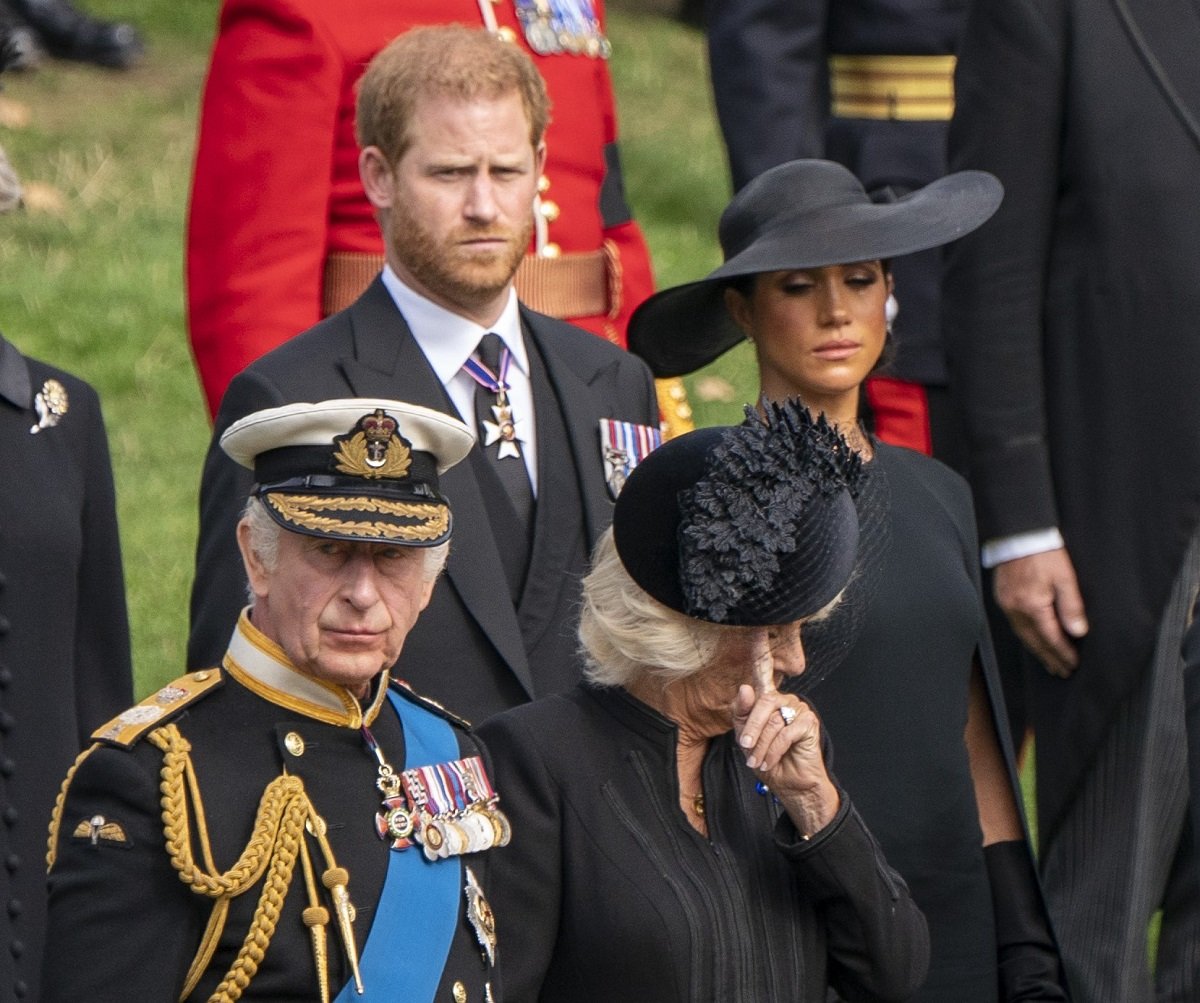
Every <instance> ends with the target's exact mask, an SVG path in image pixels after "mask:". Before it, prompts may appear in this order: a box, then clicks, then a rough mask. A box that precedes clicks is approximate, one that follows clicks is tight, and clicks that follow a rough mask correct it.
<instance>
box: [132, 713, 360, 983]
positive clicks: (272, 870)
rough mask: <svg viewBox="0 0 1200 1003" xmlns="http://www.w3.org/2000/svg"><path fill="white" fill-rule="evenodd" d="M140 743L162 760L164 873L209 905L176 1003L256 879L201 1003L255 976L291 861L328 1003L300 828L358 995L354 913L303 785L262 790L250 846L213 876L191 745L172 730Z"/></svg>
mask: <svg viewBox="0 0 1200 1003" xmlns="http://www.w3.org/2000/svg"><path fill="white" fill-rule="evenodd" d="M147 738H148V740H149V741H151V742H153V743H154V744H155V745H156V746H157V747H158V748H159V749H161V750H162V753H163V768H162V773H161V777H162V781H161V783H160V784H159V790H160V791H161V792H162V799H161V804H162V817H163V835H164V837H165V842H166V850H167V853H168V855H169V856H170V858H171V866H173V867H174V868H175V870H177V871H178V872H179V877H180V879H181V880H182V881H183V883H184V884H186V885H187V886H188V887H189V888H191V890H192V891H193V892H195V893H196V894H197V895H204V896H206V897H208V898H211V899H214V900H215V902H214V904H213V911H212V914H211V915H210V916H209V920H208V925H207V927H206V928H205V931H204V936H203V938H202V939H201V942H200V947H199V949H198V950H197V952H196V956H195V957H194V958H193V959H192V964H191V967H190V968H189V969H188V973H187V979H186V981H185V984H184V987H183V992H182V993H181V994H180V997H179V998H180V999H181V1000H183V999H186V998H187V997H188V996H189V995H191V993H192V991H193V990H194V989H195V988H196V984H197V983H198V982H199V981H200V977H201V975H203V973H204V971H205V970H206V969H207V968H208V965H209V962H210V961H211V960H212V956H213V952H214V951H215V950H216V947H217V942H218V941H219V939H220V936H221V932H222V930H223V929H224V927H225V920H226V918H227V916H228V913H229V905H230V902H231V901H232V900H233V899H234V898H236V897H237V896H239V895H243V894H245V893H246V892H248V891H249V890H250V889H251V888H253V887H254V886H255V885H256V884H257V883H258V882H259V880H260V879H263V886H262V891H261V892H260V894H259V899H258V905H257V906H255V909H254V916H253V918H252V919H251V921H250V928H249V930H247V931H246V937H245V939H244V940H243V942H242V946H241V948H240V950H239V951H238V955H237V957H236V958H235V959H234V962H233V964H232V965H231V966H230V968H229V971H228V972H227V973H226V974H225V977H224V978H223V979H222V980H221V983H220V985H218V986H217V988H216V989H215V990H214V991H213V994H212V996H211V997H209V999H210V1001H212V1003H233V1001H234V1000H237V999H240V998H241V995H242V993H243V992H244V991H245V990H246V987H247V986H249V985H250V982H251V980H253V978H254V976H255V974H257V972H258V968H259V965H260V964H261V963H262V959H263V957H264V955H265V954H266V951H267V947H268V946H269V945H270V943H271V938H272V937H273V936H274V934H275V927H276V925H277V924H278V922H279V915H280V912H281V911H282V908H283V901H284V898H286V896H287V892H288V888H289V887H290V886H291V883H292V877H293V874H294V872H295V867H296V860H297V858H299V859H300V861H301V866H302V869H303V872H304V883H305V886H306V888H307V892H308V901H309V905H308V908H306V909H305V910H304V912H303V919H304V923H305V925H306V926H308V928H309V934H310V937H311V938H312V950H313V960H314V962H315V964H316V970H317V978H318V980H319V982H320V992H321V1000H322V1001H323V1003H328V1001H329V999H330V995H329V961H328V953H327V949H326V940H327V933H326V926H327V925H328V923H329V910H328V909H326V908H325V906H324V905H323V904H322V902H321V898H320V893H319V891H318V890H317V881H316V876H315V872H314V869H313V863H312V860H311V859H310V856H309V849H308V846H307V842H306V840H305V829H306V828H307V830H308V832H309V833H310V834H311V835H312V836H313V838H314V839H315V840H316V841H317V844H318V846H319V847H320V849H321V854H322V856H323V857H324V860H325V865H326V869H325V871H324V872H323V874H322V876H321V880H322V882H323V883H324V884H325V886H326V887H327V888H328V889H329V890H330V893H331V897H332V899H333V901H334V906H335V911H336V913H337V925H338V929H339V932H340V933H341V937H342V942H343V947H344V949H345V951H346V956H347V958H348V959H349V961H350V967H351V971H352V972H353V975H354V981H355V985H356V988H358V991H359V992H360V993H361V992H362V988H361V987H362V977H361V975H360V973H359V970H358V948H357V945H356V944H355V941H354V927H353V921H354V907H353V906H352V905H351V904H350V899H349V896H348V894H347V892H346V884H347V882H348V881H349V876H348V875H347V873H346V871H345V869H344V868H341V867H338V865H337V862H336V861H335V860H334V857H333V850H332V848H331V847H330V845H329V841H328V840H327V839H326V836H325V823H324V820H323V819H322V818H321V817H320V816H319V815H318V814H317V812H316V809H315V808H314V807H313V804H312V802H311V801H310V800H309V798H308V794H307V793H306V792H305V790H304V784H303V782H302V781H301V780H300V779H299V778H298V777H293V776H290V775H288V774H283V775H282V776H278V777H276V778H275V779H274V780H272V781H271V782H270V783H269V784H268V785H267V786H266V788H265V789H264V790H263V793H262V798H261V799H260V800H259V803H258V813H257V815H256V816H255V819H254V830H253V834H252V835H251V837H250V842H249V843H247V844H246V848H245V849H244V850H243V851H242V854H241V856H240V857H239V858H238V860H237V862H236V863H235V864H234V865H233V866H232V867H231V868H230V869H229V870H227V871H225V872H224V873H220V872H218V871H217V868H216V865H215V863H214V862H213V858H212V847H211V844H210V842H209V838H208V827H207V823H206V820H205V815H204V806H203V803H202V802H201V798H200V788H199V784H198V783H197V780H196V773H195V769H194V768H193V765H192V759H191V755H190V753H191V745H190V744H189V743H188V741H187V739H185V738H184V737H183V735H182V734H181V733H180V731H179V729H178V728H177V727H176V726H175V725H173V724H168V725H166V726H164V727H162V728H159V729H157V730H156V731H153V732H151V733H150V735H148V736H147ZM193 835H194V836H195V840H196V844H197V845H198V846H199V847H200V853H201V856H202V857H203V864H198V863H197V862H196V860H195V857H194V855H193V853H192V837H193ZM264 876H265V877H264Z"/></svg>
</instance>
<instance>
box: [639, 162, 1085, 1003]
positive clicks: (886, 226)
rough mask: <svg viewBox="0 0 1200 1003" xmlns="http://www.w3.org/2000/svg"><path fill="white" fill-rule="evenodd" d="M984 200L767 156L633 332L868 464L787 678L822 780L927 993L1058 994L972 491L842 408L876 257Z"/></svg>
mask: <svg viewBox="0 0 1200 1003" xmlns="http://www.w3.org/2000/svg"><path fill="white" fill-rule="evenodd" d="M1001 196H1002V190H1001V187H1000V184H999V182H998V181H996V179H995V178H993V177H991V176H990V175H987V174H983V173H979V172H963V173H959V174H954V175H950V176H949V177H945V178H942V179H940V180H939V181H936V182H934V183H932V184H930V185H928V186H926V187H925V188H923V189H920V190H918V191H916V192H913V193H911V194H910V195H907V196H905V197H903V198H900V199H898V200H895V201H892V202H886V203H874V202H872V201H871V199H870V198H869V197H868V196H867V194H866V192H865V191H864V189H863V187H862V185H861V183H860V182H859V181H858V179H857V178H855V177H854V175H853V174H851V173H850V172H849V171H848V170H846V169H845V168H844V167H842V166H840V165H838V164H834V163H829V162H826V161H817V160H801V161H793V162H791V163H787V164H782V165H780V166H778V167H775V168H773V169H772V170H770V171H767V172H766V173H764V174H762V175H761V176H760V177H758V178H757V179H756V180H754V181H753V182H751V183H750V184H749V185H748V186H746V187H745V188H744V189H743V190H742V191H741V192H740V193H739V194H738V195H737V196H736V197H735V198H734V199H733V201H732V202H731V204H730V205H729V207H728V208H727V209H726V210H725V212H724V214H723V215H722V218H721V223H720V242H721V247H722V250H723V251H724V257H725V261H724V263H723V264H722V265H721V266H720V267H719V268H717V269H716V270H715V271H713V272H712V273H711V274H710V275H708V276H706V277H705V278H704V279H701V280H700V281H697V282H692V283H688V284H686V285H682V286H679V287H676V288H673V289H667V290H664V291H663V292H660V293H658V294H657V295H655V296H653V297H652V298H651V299H650V300H648V301H647V302H646V303H645V304H643V305H642V307H641V308H640V309H639V310H638V311H637V312H636V313H635V315H634V317H633V319H632V322H631V325H630V328H629V346H630V348H631V350H632V351H634V352H636V353H637V354H639V355H641V356H642V357H643V358H644V359H646V361H647V362H648V363H649V364H650V366H651V368H652V369H653V370H654V371H655V374H656V375H657V376H668V375H671V376H678V375H682V374H685V373H689V372H692V371H693V370H695V369H697V368H699V367H700V366H702V365H705V364H706V363H708V362H710V361H712V360H713V359H715V358H717V357H718V356H719V355H721V354H722V353H724V352H725V351H727V350H728V349H730V348H732V347H733V346H734V345H735V344H737V343H739V342H740V341H742V340H743V339H747V340H749V341H750V342H751V344H752V345H753V346H754V350H755V356H756V359H757V363H758V370H759V378H760V386H761V393H762V395H763V397H764V398H765V399H767V400H781V399H784V398H789V397H797V398H799V399H800V400H802V401H803V402H804V403H805V405H806V406H807V407H808V408H809V410H810V411H811V412H812V413H814V414H823V415H825V416H826V417H827V418H828V419H829V420H830V421H831V422H832V423H833V424H834V425H835V426H836V427H837V428H838V429H839V430H840V431H841V432H842V433H843V434H844V435H845V436H846V438H847V440H848V441H849V442H850V443H851V445H852V446H853V448H855V449H856V450H857V451H858V453H859V455H860V456H861V458H862V460H863V461H864V471H865V475H866V476H865V478H864V483H863V485H862V489H861V490H860V492H859V494H858V497H857V498H856V507H857V509H858V514H859V523H860V551H859V563H858V569H857V572H856V575H855V578H854V581H853V583H852V584H851V586H850V587H849V588H848V590H847V594H846V597H845V598H844V600H843V604H842V609H841V610H840V619H839V622H840V623H841V625H842V628H843V632H842V634H841V635H840V636H838V637H835V638H827V637H822V636H821V630H822V627H821V625H814V626H813V628H812V629H811V630H810V632H809V636H808V638H807V644H806V648H807V650H808V652H809V667H808V672H807V673H806V675H805V677H803V682H802V685H803V686H804V687H805V693H806V695H810V694H811V697H812V699H813V701H814V703H815V704H816V706H817V707H818V708H819V710H820V713H821V715H822V719H823V721H824V722H825V724H826V727H827V728H828V730H829V733H830V735H831V736H832V737H833V738H834V740H835V742H836V744H837V749H838V760H837V767H838V777H839V779H840V780H841V781H842V783H844V784H845V785H846V787H847V789H848V790H849V791H850V792H851V793H852V794H853V796H854V798H855V802H856V803H857V804H859V806H860V807H861V808H862V809H863V814H864V817H865V818H866V819H867V822H868V824H869V825H870V826H871V828H872V830H873V831H874V832H875V833H876V835H877V836H878V837H879V839H880V841H881V843H882V844H883V848H884V851H885V852H886V853H887V855H888V859H889V861H890V862H892V863H893V864H894V865H895V866H896V868H897V870H899V871H900V873H901V874H902V875H903V876H904V877H905V879H906V880H907V881H908V883H909V885H910V887H911V888H912V890H913V896H914V898H915V899H916V901H917V903H918V904H919V905H920V906H921V908H922V909H923V911H924V912H925V914H926V916H927V918H928V920H929V925H930V941H931V949H932V955H931V964H930V974H929V978H928V980H927V982H926V986H925V988H924V989H923V990H922V992H921V993H920V994H919V995H918V996H916V997H914V998H915V999H918V1000H921V1001H924V1003H931V1001H938V1003H961V1001H962V1000H968V999H969V1000H972V1001H975V1000H980V1001H994V1000H1004V1001H1011V1000H1026V999H1038V1000H1059V999H1065V998H1066V997H1065V995H1064V989H1063V988H1062V977H1061V974H1060V965H1059V962H1058V957H1057V949H1056V946H1055V944H1054V939H1053V936H1052V934H1051V932H1050V930H1049V927H1048V923H1047V921H1046V919H1045V911H1044V907H1043V905H1042V901H1041V896H1040V890H1039V889H1038V885H1037V879H1036V876H1035V874H1034V871H1033V867H1032V859H1031V857H1030V854H1029V851H1028V846H1027V842H1026V839H1025V833H1024V827H1023V824H1022V819H1021V814H1020V809H1019V807H1018V805H1019V800H1018V799H1019V791H1018V788H1017V784H1016V776H1015V771H1014V770H1013V767H1012V757H1011V751H1010V750H1009V749H1008V748H1007V729H1006V728H1005V727H1004V726H1003V725H1002V700H1001V698H1000V696H999V692H1000V690H999V685H998V682H997V680H996V675H995V668H994V663H993V659H992V656H991V649H990V642H989V640H988V636H987V628H986V621H985V617H984V612H983V603H982V597H981V593H980V588H979V581H978V571H977V558H976V539H975V526H974V519H973V516H972V513H971V500H970V495H969V493H968V490H967V487H966V485H965V483H964V482H963V481H962V480H961V478H959V477H958V476H957V475H955V474H953V473H952V472H951V471H950V470H948V469H947V468H945V467H944V466H942V465H941V464H940V463H938V462H936V461H934V460H931V459H929V458H928V457H925V456H922V455H920V454H917V453H915V452H912V451H910V450H907V449H901V448H898V447H894V446H889V445H887V444H885V443H882V442H880V441H878V440H876V439H875V438H873V437H871V436H870V435H868V434H867V433H866V432H865V431H864V430H863V429H862V427H861V425H860V416H859V402H860V397H861V388H862V384H863V381H864V380H865V379H866V378H867V376H868V375H869V374H871V373H872V372H873V371H875V369H876V367H877V366H878V365H879V361H880V358H881V356H883V355H884V353H885V346H886V343H887V338H888V328H889V323H890V320H889V313H890V312H891V310H892V309H894V302H895V301H894V299H892V295H891V294H892V291H893V284H894V283H893V278H892V275H891V271H890V268H889V262H890V260H891V259H893V258H895V257H897V256H900V255H903V254H910V253H913V252H916V251H921V250H925V249H928V248H932V247H937V246H939V245H942V244H945V243H947V242H948V241H951V240H953V239H955V238H957V237H959V236H962V235H963V234H966V233H969V232H970V231H971V230H973V229H975V228H976V227H978V226H979V225H980V224H982V223H983V222H984V221H985V220H987V219H988V217H990V216H991V214H992V213H993V212H994V211H995V210H996V208H997V206H998V205H999V203H1000V199H1001ZM902 294H903V290H900V295H901V297H902ZM889 301H891V303H892V304H893V306H892V307H889ZM848 617H849V618H850V619H851V621H852V630H851V631H850V634H851V636H850V637H849V639H848V638H847V637H846V633H845V630H844V628H845V624H846V620H847V618H848Z"/></svg>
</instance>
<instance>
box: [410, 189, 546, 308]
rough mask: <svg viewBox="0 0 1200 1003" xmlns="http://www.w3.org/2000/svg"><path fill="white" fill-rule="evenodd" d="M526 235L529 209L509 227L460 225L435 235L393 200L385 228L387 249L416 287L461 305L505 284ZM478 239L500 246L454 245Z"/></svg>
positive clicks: (475, 303) (484, 300) (474, 303)
mask: <svg viewBox="0 0 1200 1003" xmlns="http://www.w3.org/2000/svg"><path fill="white" fill-rule="evenodd" d="M532 236H533V212H532V208H531V210H530V213H529V216H528V218H527V219H526V220H525V221H524V222H523V223H522V224H521V225H519V226H517V227H515V228H509V227H504V226H494V225H488V226H471V225H470V224H469V223H465V224H463V225H461V226H460V227H458V228H456V229H455V230H454V231H453V232H451V233H448V234H445V235H444V236H441V237H439V236H437V235H436V234H434V233H433V232H431V231H430V230H429V229H428V228H427V227H426V226H425V225H424V224H423V223H421V222H420V221H418V220H417V218H416V217H415V216H414V215H413V214H412V213H411V212H410V211H409V209H408V206H407V205H406V204H399V205H395V206H393V207H392V211H391V219H390V221H389V224H388V228H387V238H388V241H387V242H388V247H389V249H390V250H391V252H392V253H393V254H394V255H395V256H396V259H397V260H398V261H399V263H400V264H401V265H403V267H404V269H405V270H406V271H407V272H408V274H409V275H410V276H412V278H413V279H415V280H416V281H417V282H418V283H419V284H420V286H421V287H422V290H423V291H424V292H425V293H426V294H429V295H430V298H431V299H434V300H440V301H442V302H444V303H448V304H452V305H454V306H461V307H463V308H467V309H473V308H475V307H479V306H482V305H485V304H488V303H490V302H491V301H492V300H494V299H495V298H496V297H497V296H498V295H500V293H502V292H503V291H504V290H505V289H506V288H507V287H508V285H509V283H511V282H512V278H513V276H514V275H515V274H516V271H517V266H518V265H520V264H521V259H522V258H524V256H525V251H526V249H527V248H528V247H529V241H530V239H531V237H532ZM478 238H498V239H501V240H504V241H505V245H504V246H503V247H498V248H496V249H494V250H479V249H472V248H470V247H464V246H463V245H462V244H461V243H460V241H462V240H464V239H467V240H470V239H478ZM418 291H421V290H418Z"/></svg>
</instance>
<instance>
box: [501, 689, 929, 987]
mask: <svg viewBox="0 0 1200 1003" xmlns="http://www.w3.org/2000/svg"><path fill="white" fill-rule="evenodd" d="M479 734H480V738H481V740H482V741H484V742H485V743H486V744H487V746H488V749H489V750H490V752H491V753H492V756H493V767H494V774H495V778H496V783H497V785H498V789H500V788H501V787H502V788H503V790H504V794H503V797H504V804H505V810H506V811H507V812H508V814H509V818H510V819H511V820H512V823H513V831H514V837H513V842H512V843H511V845H509V846H508V847H506V848H504V849H502V850H499V851H497V852H496V853H495V854H494V856H493V860H492V865H493V871H492V884H491V886H490V887H491V891H492V899H493V904H494V906H495V908H496V914H497V932H498V935H499V936H500V938H501V940H502V941H503V940H504V938H506V937H508V938H510V939H517V938H519V939H520V950H519V951H517V950H511V951H509V952H508V953H506V954H502V956H501V976H502V979H503V982H504V987H505V999H506V1000H509V1001H511V1003H533V1001H535V1000H541V1001H543V1003H559V1001H561V1003H566V1001H570V1003H626V1001H627V1003H646V1001H650V1000H653V1001H655V1003H671V1001H674V1000H678V1001H680V1003H693V1001H698V1000H722V1001H724V1000H729V1001H735V1000H736V1001H746V1003H749V1001H751V1000H754V1001H758V1000H763V1001H765V1000H771V1001H775V1003H784V1001H803V1003H824V1001H825V999H826V986H827V984H828V985H831V986H833V987H836V988H837V989H838V990H839V991H840V992H841V993H842V994H843V996H845V997H846V998H847V999H875V1000H901V999H906V998H908V996H909V995H911V993H912V992H913V991H914V990H915V989H916V987H917V986H919V985H920V983H921V980H922V979H923V978H924V977H925V970H926V967H927V964H928V955H929V940H928V936H927V933H926V929H925V921H924V918H923V917H922V916H921V913H920V912H919V911H918V909H917V907H916V906H915V905H914V904H913V902H912V899H911V898H910V897H909V894H908V889H907V888H906V887H905V885H904V882H903V880H901V878H900V877H899V876H898V875H897V874H896V873H895V872H894V871H893V870H892V869H891V868H889V867H888V866H887V864H886V862H885V861H884V859H883V857H882V855H881V854H880V852H879V849H878V846H877V845H876V843H875V841H874V839H873V838H872V837H871V834H870V833H869V832H868V831H867V829H866V827H865V826H864V825H863V823H862V821H861V819H860V818H859V817H858V814H857V812H855V810H854V808H853V807H852V805H851V804H850V800H849V798H848V797H847V796H846V795H845V793H842V804H841V808H840V809H839V811H838V814H837V816H836V817H835V819H834V821H833V822H831V823H830V824H829V825H828V826H827V827H826V828H825V829H823V830H822V831H821V832H819V833H817V834H816V835H815V836H814V837H813V838H812V839H811V840H802V839H801V838H800V837H799V835H798V834H797V832H796V829H795V827H794V826H793V825H792V824H791V822H790V820H789V819H788V818H787V816H785V815H783V814H782V812H781V811H780V810H779V808H778V807H777V806H776V805H774V804H773V803H772V801H771V799H770V798H769V797H763V796H761V795H759V794H757V793H756V792H755V777H754V775H753V773H752V771H750V770H748V769H746V767H745V764H744V762H743V758H742V755H741V754H740V753H739V752H738V750H737V748H736V746H735V745H734V743H733V740H732V733H730V734H728V735H725V736H722V737H721V738H719V739H716V740H714V742H713V743H712V745H711V746H710V749H709V752H708V755H707V757H706V759H705V762H704V767H703V778H704V794H705V818H706V820H707V822H708V827H709V838H708V839H705V838H704V837H703V836H701V835H700V833H698V832H697V831H696V830H695V829H693V828H692V827H691V825H690V824H689V823H688V821H687V819H686V817H685V816H684V814H683V812H682V811H681V810H680V808H679V781H678V777H677V776H676V769H675V747H676V741H677V733H676V728H675V725H674V724H673V723H672V722H671V721H669V720H667V719H666V718H664V717H662V716H661V715H659V714H657V713H656V712H655V711H653V710H652V709H651V708H649V707H648V706H646V705H645V704H643V703H641V702H640V701H638V700H636V699H634V698H633V697H631V696H629V695H628V694H627V693H625V691H624V690H620V689H598V688H595V687H591V686H586V685H581V686H580V687H578V688H576V689H575V690H573V691H572V692H571V693H568V694H566V695H563V696H556V697H549V698H547V699H545V700H539V701H538V702H536V703H534V704H532V705H530V706H528V707H520V708H517V709H516V710H513V711H510V712H508V713H506V714H502V715H500V716H499V717H496V718H493V719H492V720H490V721H488V722H486V723H485V724H484V725H482V726H481V727H480V729H479ZM518 831H519V835H516V833H517V832H518ZM506 931H508V932H506Z"/></svg>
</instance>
